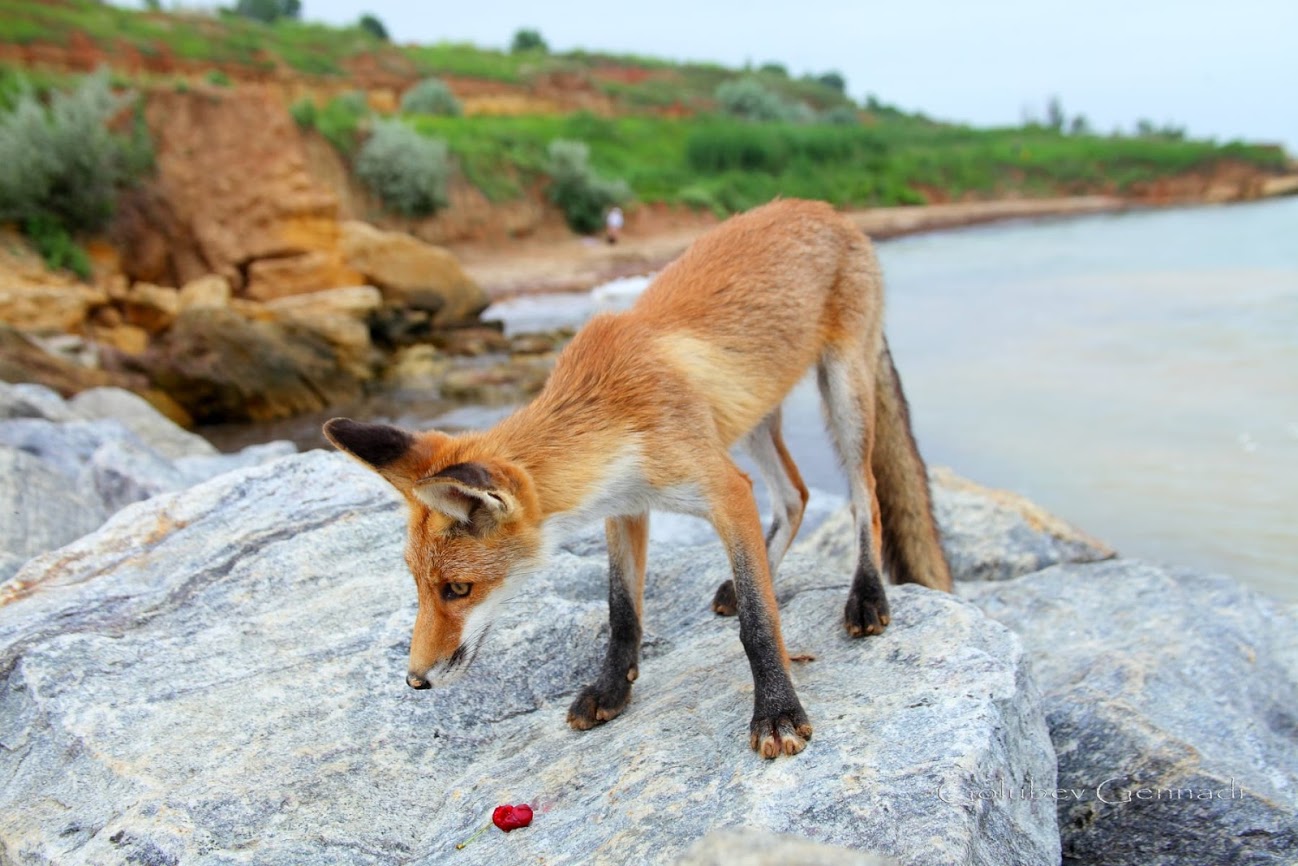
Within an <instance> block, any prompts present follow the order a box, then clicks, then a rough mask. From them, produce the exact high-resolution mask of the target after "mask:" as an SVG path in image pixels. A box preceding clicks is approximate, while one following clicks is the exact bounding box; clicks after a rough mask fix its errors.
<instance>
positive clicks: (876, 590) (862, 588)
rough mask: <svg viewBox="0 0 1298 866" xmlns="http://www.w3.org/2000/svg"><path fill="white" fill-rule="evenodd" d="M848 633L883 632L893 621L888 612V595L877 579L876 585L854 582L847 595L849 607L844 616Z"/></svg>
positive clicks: (857, 635) (860, 634)
mask: <svg viewBox="0 0 1298 866" xmlns="http://www.w3.org/2000/svg"><path fill="white" fill-rule="evenodd" d="M843 621H844V625H845V626H846V627H847V633H848V634H850V635H851V636H852V637H865V636H866V635H868V634H883V630H884V629H885V628H887V627H888V623H890V622H891V621H892V616H891V615H890V614H889V612H888V596H886V595H885V594H884V592H883V587H882V586H881V585H879V583H878V581H877V580H876V581H875V583H874V585H873V586H871V585H869V584H868V583H866V584H864V585H862V582H857V583H854V584H853V586H852V591H851V592H850V593H848V596H847V609H846V610H845V611H844V616H843Z"/></svg>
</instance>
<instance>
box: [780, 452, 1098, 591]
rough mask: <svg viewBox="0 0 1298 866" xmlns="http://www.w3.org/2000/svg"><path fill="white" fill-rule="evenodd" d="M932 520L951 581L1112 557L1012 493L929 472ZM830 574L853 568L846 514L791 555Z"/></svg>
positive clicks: (848, 512)
mask: <svg viewBox="0 0 1298 866" xmlns="http://www.w3.org/2000/svg"><path fill="white" fill-rule="evenodd" d="M930 480H931V484H930V490H931V492H932V496H933V517H934V519H936V520H937V524H938V529H939V530H940V532H941V536H942V550H943V552H945V553H946V558H947V562H948V563H949V564H950V565H951V576H952V577H954V578H955V579H956V580H1009V579H1010V578H1013V577H1018V576H1019V575H1022V574H1030V573H1031V572H1034V571H1040V570H1041V569H1043V568H1046V567H1048V566H1051V565H1055V564H1057V563H1061V562H1095V561H1099V560H1105V559H1112V558H1113V557H1114V556H1115V555H1116V554H1115V553H1114V552H1113V549H1112V548H1110V547H1109V546H1108V545H1106V544H1104V543H1103V542H1102V541H1099V540H1097V539H1094V538H1092V537H1090V536H1089V535H1087V534H1086V533H1084V532H1082V531H1081V530H1079V529H1077V528H1076V527H1073V526H1070V525H1069V524H1068V523H1065V522H1064V521H1062V520H1060V519H1059V518H1058V517H1055V516H1054V515H1053V514H1050V513H1049V512H1047V511H1046V510H1045V509H1043V508H1041V507H1040V506H1038V505H1036V504H1034V503H1032V502H1029V501H1028V500H1027V499H1024V498H1023V497H1022V496H1019V495H1018V494H1016V493H1010V492H1009V491H1006V490H995V489H993V488H990V487H983V486H982V485H979V484H975V483H973V482H972V481H968V480H966V479H964V478H961V477H960V476H958V475H956V474H955V473H954V472H952V471H951V470H949V469H942V468H940V467H939V468H935V469H933V470H931V472H930ZM794 549H795V550H801V551H803V552H804V553H807V554H809V555H811V556H814V557H816V558H817V559H819V560H821V561H823V562H824V563H826V564H827V565H831V566H832V567H833V568H836V569H839V570H843V571H846V572H848V573H851V572H852V570H853V569H855V567H856V530H855V529H854V528H853V521H852V512H851V509H850V507H843V508H840V509H839V510H838V511H837V512H836V513H835V514H834V515H833V516H831V517H829V518H828V519H827V520H825V521H824V522H823V523H822V524H821V525H820V528H819V529H817V530H815V531H814V532H812V533H811V534H810V535H807V536H805V540H803V541H799V542H798V543H797V545H796V546H795V548H794Z"/></svg>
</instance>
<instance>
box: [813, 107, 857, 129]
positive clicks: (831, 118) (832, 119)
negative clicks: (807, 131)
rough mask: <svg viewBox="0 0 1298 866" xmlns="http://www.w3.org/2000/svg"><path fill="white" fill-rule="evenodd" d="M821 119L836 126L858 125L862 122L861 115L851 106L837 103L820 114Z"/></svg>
mask: <svg viewBox="0 0 1298 866" xmlns="http://www.w3.org/2000/svg"><path fill="white" fill-rule="evenodd" d="M820 120H821V122H822V123H828V124H832V125H834V126H856V125H857V124H858V123H860V122H861V115H860V114H858V113H857V111H856V109H855V108H852V107H851V106H847V105H836V106H834V107H833V108H831V109H829V110H828V111H826V112H825V113H824V114H822V115H820Z"/></svg>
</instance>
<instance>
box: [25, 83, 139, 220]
mask: <svg viewBox="0 0 1298 866" xmlns="http://www.w3.org/2000/svg"><path fill="white" fill-rule="evenodd" d="M127 102H128V99H127V98H124V97H120V96H116V95H114V94H113V92H112V89H111V87H110V86H109V82H108V76H107V75H106V74H105V73H97V74H95V75H91V76H87V77H86V78H83V79H82V80H81V81H80V82H79V83H78V84H77V86H76V88H75V89H73V90H71V91H66V92H61V91H55V92H54V93H52V94H51V95H50V99H49V105H48V106H46V105H44V104H42V103H41V101H40V99H38V98H37V97H36V95H35V94H34V93H33V92H32V91H31V90H30V89H26V90H25V91H24V92H23V93H21V94H20V95H19V96H18V98H17V100H16V101H15V103H14V107H13V109H12V110H11V111H10V112H9V113H7V114H5V115H4V116H3V117H0V220H13V221H16V222H19V223H22V224H31V225H34V226H41V227H43V226H45V225H46V222H45V221H46V220H48V221H50V222H52V223H53V224H55V225H58V226H61V227H62V228H63V230H64V231H65V232H79V231H93V230H96V229H100V228H102V227H103V226H104V225H106V224H107V222H108V220H109V218H111V217H112V214H113V207H114V205H115V203H116V199H117V192H118V190H119V188H121V187H122V186H124V185H126V184H127V183H129V182H130V181H131V180H133V179H134V177H135V176H136V175H137V174H138V173H140V172H142V171H144V170H146V169H147V167H148V166H149V165H150V164H151V162H152V153H151V149H150V148H149V145H148V135H147V129H145V127H144V125H143V120H142V118H141V117H140V116H139V115H137V116H136V119H135V121H136V122H135V124H134V126H133V129H132V132H131V133H130V134H129V135H123V134H120V133H115V132H113V131H112V130H110V129H109V122H110V121H111V120H113V119H114V118H115V117H116V116H117V115H118V114H119V113H121V111H122V109H123V108H124V107H125V106H126V105H127ZM33 221H35V222H33Z"/></svg>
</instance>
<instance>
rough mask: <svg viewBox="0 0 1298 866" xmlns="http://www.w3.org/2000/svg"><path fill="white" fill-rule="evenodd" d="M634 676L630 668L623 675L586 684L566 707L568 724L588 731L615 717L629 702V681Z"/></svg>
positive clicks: (633, 669) (633, 670)
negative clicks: (570, 704)
mask: <svg viewBox="0 0 1298 866" xmlns="http://www.w3.org/2000/svg"><path fill="white" fill-rule="evenodd" d="M635 677H636V669H635V668H632V669H631V671H630V672H629V673H628V674H627V675H626V676H625V677H618V678H616V679H613V678H610V679H609V680H604V679H601V680H600V681H599V682H598V683H596V684H595V685H593V686H586V688H584V689H582V690H581V693H580V694H578V695H577V699H576V700H575V701H573V702H572V706H570V707H568V724H569V725H570V726H571V727H572V728H574V729H576V730H578V731H589V730H590V729H591V728H593V727H595V726H596V725H602V724H604V723H605V722H607V721H608V720H609V719H612V718H615V717H616V716H617V715H618V714H619V713H621V712H622V711H623V710H624V709H626V705H627V704H628V703H630V702H631V681H632V680H634V679H635Z"/></svg>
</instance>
